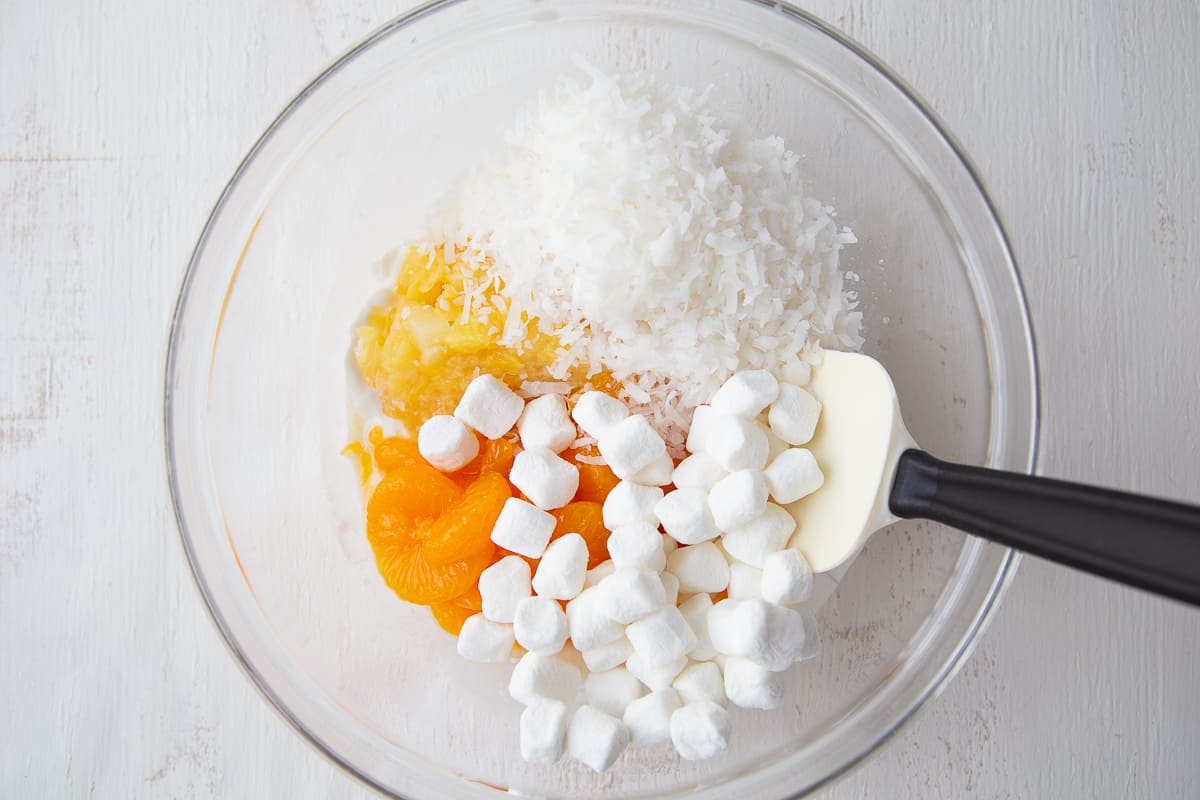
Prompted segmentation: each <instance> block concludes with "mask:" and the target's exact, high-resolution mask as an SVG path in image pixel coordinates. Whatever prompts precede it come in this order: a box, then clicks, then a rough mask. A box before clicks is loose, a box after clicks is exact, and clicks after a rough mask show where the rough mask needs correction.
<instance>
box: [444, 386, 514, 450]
mask: <svg viewBox="0 0 1200 800" xmlns="http://www.w3.org/2000/svg"><path fill="white" fill-rule="evenodd" d="M524 409H525V401H524V400H522V399H521V398H520V397H517V395H516V394H515V393H514V392H513V391H512V390H511V389H509V388H508V387H507V386H505V385H504V384H503V383H502V382H500V381H499V380H497V379H496V378H494V377H492V376H491V375H480V376H479V377H478V378H476V379H475V380H473V381H471V382H470V383H469V384H467V389H466V391H465V392H463V396H462V399H461V400H459V401H458V406H456V407H455V409H454V416H456V417H458V418H459V419H460V420H462V421H463V422H464V423H466V425H467V427H469V428H471V429H472V430H476V431H479V432H480V433H482V434H483V435H484V436H486V437H487V438H489V439H499V438H500V437H501V436H503V435H504V434H506V433H508V432H509V431H510V430H511V429H512V426H513V425H514V424H516V421H517V418H518V417H520V416H521V412H522V411H523V410H524Z"/></svg>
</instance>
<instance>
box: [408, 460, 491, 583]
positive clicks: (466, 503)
mask: <svg viewBox="0 0 1200 800" xmlns="http://www.w3.org/2000/svg"><path fill="white" fill-rule="evenodd" d="M510 497H512V491H511V490H510V489H509V486H508V481H507V480H506V479H505V478H504V476H503V475H498V474H496V473H495V472H485V473H483V475H481V476H480V477H479V479H478V480H476V481H475V482H474V483H472V484H471V485H470V486H469V487H468V488H467V491H466V493H465V494H464V495H463V496H462V498H461V499H460V500H459V501H458V502H456V503H453V504H452V505H450V506H449V507H448V508H447V509H446V510H445V511H443V512H442V513H441V515H440V516H439V517H438V518H437V520H436V521H435V522H434V523H433V524H432V526H430V528H429V529H428V532H427V538H426V539H425V542H424V544H423V545H422V546H421V552H422V554H423V555H424V556H425V559H426V560H427V561H429V562H430V563H431V564H444V563H447V562H450V561H458V560H461V559H464V558H470V557H472V556H474V555H476V554H478V553H481V552H483V551H484V550H487V551H488V552H489V553H490V552H491V550H492V549H493V548H494V545H493V544H492V540H491V535H492V527H493V526H495V524H496V518H497V517H499V516H500V510H501V509H502V508H504V503H505V501H506V500H508V498H510Z"/></svg>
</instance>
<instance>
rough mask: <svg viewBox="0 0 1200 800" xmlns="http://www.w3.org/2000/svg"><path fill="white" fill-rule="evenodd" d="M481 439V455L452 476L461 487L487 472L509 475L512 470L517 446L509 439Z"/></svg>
mask: <svg viewBox="0 0 1200 800" xmlns="http://www.w3.org/2000/svg"><path fill="white" fill-rule="evenodd" d="M479 438H480V443H479V455H477V456H475V458H473V459H471V462H470V463H469V464H467V465H466V466H465V467H463V468H462V469H460V470H459V471H458V472H455V473H453V474H452V475H450V479H451V480H453V481H454V482H455V483H457V484H458V485H460V486H466V485H468V484H470V483H471V482H473V481H474V480H475V479H476V478H478V477H479V476H480V475H482V474H484V473H485V472H496V473H499V474H501V475H508V472H509V470H511V469H512V465H513V459H514V458H516V454H517V449H516V445H514V444H513V443H512V442H511V441H510V440H508V439H491V440H489V439H484V438H483V437H479Z"/></svg>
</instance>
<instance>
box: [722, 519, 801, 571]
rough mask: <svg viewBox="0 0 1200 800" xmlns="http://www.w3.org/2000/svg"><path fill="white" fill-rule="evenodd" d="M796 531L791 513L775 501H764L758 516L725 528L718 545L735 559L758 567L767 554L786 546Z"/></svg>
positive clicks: (761, 564)
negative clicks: (764, 503)
mask: <svg viewBox="0 0 1200 800" xmlns="http://www.w3.org/2000/svg"><path fill="white" fill-rule="evenodd" d="M795 530H796V520H795V518H794V517H792V515H791V514H789V513H788V512H787V511H786V510H785V509H783V508H781V507H779V506H777V505H775V504H774V503H767V507H766V508H764V509H763V513H762V514H760V515H758V517H757V518H755V519H753V520H751V521H750V522H748V523H746V524H745V525H741V526H739V527H736V528H731V529H730V530H727V531H725V535H723V536H722V537H721V546H722V547H724V548H725V552H727V553H729V554H730V555H731V556H733V557H734V558H736V559H737V560H738V561H741V562H743V563H746V564H749V565H751V566H753V567H761V566H763V562H764V560H765V559H766V557H767V556H768V555H770V554H771V553H774V552H776V551H778V550H782V549H783V548H784V547H786V546H787V543H788V539H790V538H792V532H793V531H795Z"/></svg>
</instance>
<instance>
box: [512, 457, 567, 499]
mask: <svg viewBox="0 0 1200 800" xmlns="http://www.w3.org/2000/svg"><path fill="white" fill-rule="evenodd" d="M508 479H509V480H510V481H512V485H513V486H515V487H517V488H518V489H520V490H521V493H522V494H524V495H525V496H526V497H528V498H529V499H530V500H531V501H533V504H534V505H535V506H537V507H538V508H541V509H543V510H546V511H549V510H551V509H555V508H562V507H563V506H565V505H566V504H567V503H569V502H571V498H572V497H574V496H575V492H576V491H578V490H579V467H577V466H575V465H574V464H572V463H571V462H569V461H564V460H563V459H561V458H559V457H558V456H556V455H554V453H551V452H550V451H549V450H546V449H545V448H538V449H533V450H522V451H521V452H520V453H517V457H516V458H514V459H513V465H512V470H510V471H509V473H508Z"/></svg>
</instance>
